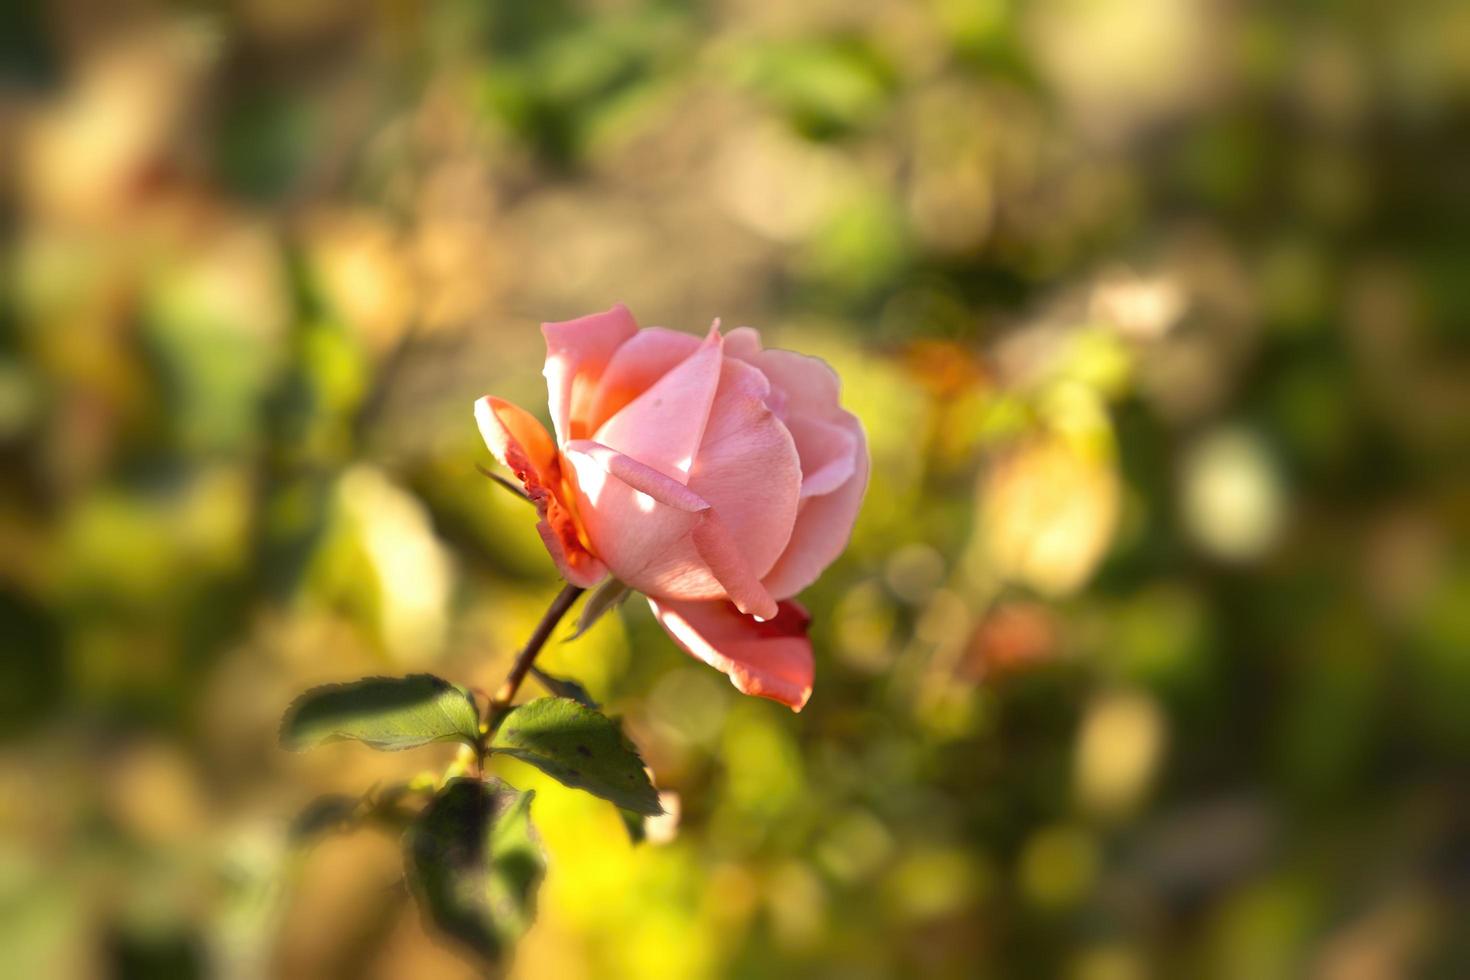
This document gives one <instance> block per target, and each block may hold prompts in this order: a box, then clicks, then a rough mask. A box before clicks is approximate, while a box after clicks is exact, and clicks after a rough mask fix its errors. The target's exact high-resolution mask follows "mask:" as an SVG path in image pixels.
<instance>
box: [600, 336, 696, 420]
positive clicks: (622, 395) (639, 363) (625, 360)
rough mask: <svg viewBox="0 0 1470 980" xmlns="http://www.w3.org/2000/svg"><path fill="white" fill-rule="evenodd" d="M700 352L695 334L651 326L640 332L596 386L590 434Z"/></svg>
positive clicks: (610, 365)
mask: <svg viewBox="0 0 1470 980" xmlns="http://www.w3.org/2000/svg"><path fill="white" fill-rule="evenodd" d="M698 349H699V338H698V337H696V336H694V335H693V334H687V333H680V332H679V331H677V330H666V329H664V328H663V327H648V328H646V329H644V330H640V331H638V333H637V334H636V335H634V336H633V337H632V339H630V340H629V341H628V342H627V343H625V344H623V346H621V347H619V348H618V349H617V353H615V354H613V356H612V360H610V361H608V363H607V368H606V369H605V370H604V371H603V372H602V379H601V380H600V381H599V382H598V384H597V393H596V396H595V397H594V398H593V399H592V409H591V411H590V412H589V413H588V416H587V424H588V426H589V431H591V432H596V431H597V429H598V428H599V427H600V426H601V425H602V423H604V422H606V421H607V420H608V419H610V418H612V417H613V415H615V414H616V413H617V412H618V410H619V409H621V408H622V407H623V406H624V405H626V404H628V403H629V402H631V401H632V400H633V399H635V398H637V397H638V396H639V395H641V394H642V393H643V392H644V391H646V390H647V389H649V388H651V387H653V385H654V383H655V382H657V381H658V379H659V378H662V377H663V376H664V375H666V374H668V373H669V372H670V371H672V370H673V369H674V368H675V367H677V366H678V365H679V364H680V362H682V361H684V360H686V359H687V358H688V357H689V356H690V355H691V354H693V353H694V352H695V351H696V350H698Z"/></svg>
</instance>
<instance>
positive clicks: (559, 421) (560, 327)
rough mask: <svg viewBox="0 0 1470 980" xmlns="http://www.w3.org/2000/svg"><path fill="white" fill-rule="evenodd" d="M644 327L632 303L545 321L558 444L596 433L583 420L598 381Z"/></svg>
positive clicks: (543, 329)
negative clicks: (592, 432) (609, 364)
mask: <svg viewBox="0 0 1470 980" xmlns="http://www.w3.org/2000/svg"><path fill="white" fill-rule="evenodd" d="M637 332H638V324H637V322H636V321H635V320H634V319H633V314H631V313H629V312H628V308H627V307H626V306H624V305H623V304H621V303H619V304H617V305H616V306H614V307H613V308H612V309H610V310H608V311H607V312H605V313H593V314H591V315H590V316H584V317H578V318H577V319H575V320H563V321H561V322H559V323H543V324H541V333H542V335H543V336H544V337H545V338H546V367H545V368H544V369H543V371H542V373H543V374H544V375H545V376H546V388H547V393H548V395H549V400H550V404H551V424H552V427H553V428H554V429H555V430H556V441H557V443H559V444H560V443H565V442H567V441H569V440H571V439H581V438H585V437H586V436H587V435H589V434H591V431H592V430H591V429H590V428H588V427H587V426H586V424H585V422H584V421H583V420H584V419H585V417H586V414H587V411H588V410H589V409H590V408H591V401H592V397H593V394H594V393H595V392H596V388H597V381H598V379H599V378H600V377H601V376H602V372H603V370H604V368H606V366H607V364H608V362H609V361H610V360H611V359H612V357H613V354H614V353H615V352H616V351H617V349H618V348H619V347H621V346H622V345H623V344H624V343H625V342H626V341H628V340H629V339H630V338H631V337H632V336H633V335H634V334H636V333H637Z"/></svg>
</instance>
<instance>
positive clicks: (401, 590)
mask: <svg viewBox="0 0 1470 980" xmlns="http://www.w3.org/2000/svg"><path fill="white" fill-rule="evenodd" d="M3 18H4V19H3V23H0V51H3V55H0V64H3V95H0V134H3V135H0V181H3V192H0V194H3V197H0V222H3V244H0V249H3V251H0V261H3V280H0V457H3V465H0V658H3V659H0V975H3V976H5V977H16V978H29V977H46V978H50V977H92V976H120V977H131V976H137V977H192V976H217V977H240V978H249V977H264V976H282V977H301V978H330V977H382V978H394V977H417V976H429V975H432V976H439V977H455V976H472V975H473V974H474V967H473V965H472V964H470V963H469V962H467V961H465V960H463V959H461V958H460V957H459V955H458V954H457V953H456V952H455V951H453V950H452V949H450V948H448V947H446V946H444V945H442V944H440V943H438V942H437V941H435V940H434V939H432V938H431V937H429V936H427V935H426V934H425V932H424V931H423V927H422V926H421V924H420V921H419V917H418V914H417V912H416V910H415V908H414V907H413V904H412V902H411V901H410V900H409V899H408V897H407V894H406V891H405V889H404V887H403V884H402V879H401V862H400V859H399V845H398V842H397V841H396V839H394V837H393V836H392V835H391V834H384V833H381V832H378V831H376V830H373V829H364V830H361V831H357V832H353V833H348V834H341V835H335V836H328V837H327V838H325V839H322V840H320V841H317V842H315V844H314V845H313V846H309V847H308V846H301V845H300V843H299V842H297V841H296V840H294V839H293V836H292V833H291V828H292V820H293V817H294V816H295V814H296V813H298V812H299V811H300V810H301V809H302V808H303V807H304V806H305V805H306V804H307V803H308V802H309V801H310V800H311V799H312V798H313V797H315V796H317V795H318V794H320V793H325V792H346V793H361V792H363V791H365V790H367V789H368V788H369V787H372V786H374V785H380V786H384V785H389V784H390V783H392V781H394V780H397V779H404V778H411V777H412V776H413V775H414V774H416V773H419V772H436V771H438V770H440V769H442V768H443V766H444V765H445V764H446V763H447V762H448V761H449V756H450V755H452V750H448V749H439V748H426V749H422V750H416V751H413V752H407V753H402V754H398V755H379V754H376V753H372V752H369V751H367V750H366V749H362V748H360V747H357V746H352V745H341V746H333V747H330V748H328V749H323V750H321V751H319V752H317V753H314V754H311V755H307V756H292V755H288V754H287V753H284V752H282V751H280V750H278V749H277V748H276V745H275V727H276V724H277V721H278V719H279V716H280V713H281V711H282V709H283V708H284V707H285V705H286V704H287V703H288V702H289V700H290V699H291V698H292V697H293V696H294V695H295V694H296V693H298V692H299V691H301V690H302V689H304V688H305V687H306V686H308V685H310V684H313V683H318V682H323V681H328V680H338V679H347V678H352V677H356V676H360V675H363V674H367V673H406V672H411V671H422V670H432V671H434V672H437V673H440V674H443V675H445V676H448V677H451V678H454V679H456V680H459V681H463V682H466V683H473V684H479V685H482V686H487V687H493V686H494V684H495V683H496V681H497V680H498V678H499V677H500V676H501V675H502V674H503V672H504V670H505V668H506V666H507V664H508V661H509V656H510V652H511V651H512V650H513V649H514V647H515V646H516V645H517V644H518V643H519V642H520V641H521V640H522V639H523V638H524V636H525V635H526V633H527V632H528V631H529V629H530V626H531V625H532V624H533V623H534V621H535V620H536V618H537V617H538V615H539V613H540V611H541V610H542V609H543V608H544V607H545V604H546V602H547V601H548V600H549V598H550V597H551V596H552V595H553V594H554V593H555V591H556V589H557V583H556V582H555V580H554V573H553V570H552V566H551V564H550V562H549V561H548V560H547V558H546V556H545V554H544V553H543V552H542V550H541V548H540V545H539V542H538V540H537V538H536V535H535V533H534V531H533V530H532V527H531V522H530V520H529V512H528V511H527V510H526V509H525V507H524V505H523V504H521V503H519V502H517V501H515V500H513V499H512V498H510V497H509V496H508V495H506V494H504V493H503V492H501V491H500V490H498V489H497V488H495V487H494V486H493V485H492V484H490V483H489V482H488V481H487V480H486V479H484V478H483V477H482V476H480V475H479V474H478V473H477V472H476V470H475V465H476V464H477V463H481V464H487V463H489V462H490V460H489V457H488V454H487V453H486V452H485V450H484V448H483V446H482V445H480V444H479V442H478V438H477V435H476V432H475V428H474V425H473V421H472V417H471V412H470V408H471V402H472V399H474V398H475V397H476V396H478V395H481V394H484V393H487V392H494V393H497V394H500V395H503V396H507V397H510V398H513V399H514V400H516V401H518V402H520V403H521V404H524V405H530V406H539V405H541V404H542V403H543V399H544V390H543V388H542V381H541V378H540V366H541V357H540V353H541V340H540V336H539V332H538V330H537V329H536V325H537V323H538V322H539V321H541V320H547V319H562V318H566V317H570V316H575V315H580V314H582V313H586V312H591V311H594V310H600V309H604V308H606V307H607V306H609V305H611V304H612V303H613V302H615V301H623V302H626V303H627V304H628V305H629V306H630V307H631V308H632V309H633V311H634V312H635V314H636V315H637V316H638V317H639V318H640V319H641V321H642V322H643V323H644V324H654V323H657V324H664V325H668V326H674V327H680V328H683V329H687V330H692V331H702V330H704V329H706V328H707V326H708V324H709V322H710V320H711V319H712V318H713V317H715V316H720V317H722V318H724V322H725V324H726V325H727V326H734V325H736V324H742V323H748V324H752V325H755V326H758V327H760V328H761V329H762V330H763V331H764V332H765V334H766V337H767V339H768V342H770V343H774V344H777V345H782V346H790V347H795V348H800V349H802V350H807V351H812V352H816V353H820V354H822V355H823V356H825V357H827V358H828V359H829V360H830V361H831V362H832V363H833V364H834V365H835V366H836V367H837V368H838V370H839V371H840V372H841V374H842V377H843V380H844V386H845V388H844V391H845V398H846V400H847V402H848V404H849V406H850V407H851V408H852V409H853V411H855V412H856V413H857V414H858V415H860V416H861V417H862V419H863V420H864V422H865V423H866V425H867V427H868V431H869V433H870V436H871V440H872V450H873V457H874V463H875V469H874V476H873V481H872V486H871V489H870V492H869V496H868V501H867V505H866V508H865V510H864V512H863V515H862V518H861V520H860V521H859V523H858V527H857V529H856V533H855V536H854V538H853V542H852V546H851V548H850V549H849V551H848V553H847V554H846V555H845V556H844V557H843V558H842V559H841V560H840V561H839V562H838V563H837V564H836V565H835V566H834V567H833V568H832V569H831V570H830V571H829V572H828V574H827V575H826V576H825V577H824V578H823V579H822V581H821V582H820V583H819V584H818V585H817V586H816V587H814V588H813V589H811V590H810V591H809V592H808V593H807V595H806V596H805V600H806V602H807V604H808V605H809V606H810V608H811V609H812V611H813V612H814V614H815V616H816V625H815V630H816V632H815V636H816V645H817V677H818V679H817V686H816V693H815V696H814V697H813V698H812V701H811V704H810V705H809V707H808V708H807V709H806V710H805V711H804V712H803V713H802V714H800V715H793V714H791V713H790V712H788V711H786V710H785V709H783V708H781V707H780V706H779V705H775V704H772V703H768V702H762V701H757V700H753V699H746V698H742V697H740V696H739V695H738V694H737V693H736V692H735V691H734V690H733V689H732V688H731V687H730V686H729V685H728V683H727V682H726V681H725V679H724V678H723V677H722V676H721V675H719V674H718V673H716V672H714V671H712V670H710V669H708V668H706V667H704V666H702V665H700V664H698V663H696V662H694V661H693V660H691V659H689V658H688V657H686V656H684V655H683V654H681V653H680V652H678V651H677V650H676V649H675V648H674V647H673V645H672V644H671V643H670V642H669V641H668V640H667V639H666V638H665V637H664V636H663V635H662V633H661V632H660V631H659V630H658V628H657V626H656V625H655V624H653V623H652V622H651V620H650V618H649V616H648V615H647V613H646V611H645V610H643V609H641V608H638V605H639V604H637V603H632V604H630V605H629V606H628V607H626V608H625V609H624V610H623V611H622V613H621V614H620V615H619V616H612V617H608V618H607V619H606V620H604V621H603V622H602V623H601V624H600V625H598V626H597V627H596V628H595V629H594V630H593V631H592V632H591V633H590V634H588V635H587V636H585V637H583V638H582V639H580V640H578V641H577V642H576V643H571V644H557V645H555V646H554V647H553V648H552V649H551V650H550V651H549V652H548V654H547V655H546V656H545V658H544V660H545V663H546V666H548V667H549V668H553V669H555V670H557V671H558V672H561V673H564V674H568V675H571V676H575V677H577V678H579V679H581V680H582V681H583V682H584V683H585V684H586V685H587V686H588V687H589V688H590V689H591V691H592V692H593V693H594V695H596V696H598V697H599V698H600V699H602V700H604V701H605V703H606V704H608V705H609V706H610V708H612V709H613V710H616V711H618V712H621V713H622V714H623V715H624V716H625V718H626V723H627V725H628V728H629V730H630V731H631V733H632V734H633V737H634V738H635V740H636V741H637V742H638V743H639V745H640V746H641V747H642V749H643V751H644V753H645V756H646V758H647V759H648V761H649V763H650V764H651V766H652V767H653V769H654V771H655V773H656V776H657V779H658V782H659V784H660V785H661V786H662V787H664V788H665V789H667V790H668V791H670V793H671V794H674V795H671V796H670V802H671V804H672V803H674V802H677V804H678V805H677V817H676V818H668V819H665V820H662V821H660V822H659V823H658V824H657V825H655V826H653V827H650V828H649V830H650V837H651V840H650V842H649V843H646V844H644V845H642V846H639V847H637V848H635V847H633V846H632V845H631V844H630V843H629V842H628V838H627V836H626V835H625V833H624V828H623V827H622V825H621V823H620V821H619V818H618V816H617V814H616V812H615V811H614V810H613V809H612V808H611V807H610V806H609V805H607V804H603V803H600V802H598V801H596V800H593V799H591V798H590V797H585V796H581V795H579V794H576V793H573V792H570V791H566V790H563V789H561V788H560V787H558V786H556V785H554V784H550V783H549V782H548V781H547V780H545V779H541V778H538V777H537V776H536V775H535V774H534V773H532V772H531V771H529V770H526V769H524V768H517V767H515V766H514V765H513V764H505V765H504V767H503V769H502V770H501V772H502V775H504V776H506V777H507V778H509V779H511V780H512V781H515V782H517V783H519V784H521V785H524V786H534V787H535V788H537V790H538V791H539V792H538V797H537V803H536V821H537V823H538V825H539V827H540V829H541V833H542V836H543V838H544V840H545V842H546V844H547V847H548V849H549V851H550V855H551V861H552V866H551V871H550V875H549V877H548V879H547V881H546V885H545V888H544V889H543V892H542V914H541V919H540V922H539V923H538V924H537V926H536V927H535V928H534V930H533V931H532V932H531V933H530V934H529V935H528V936H527V938H526V940H525V941H524V943H523V944H522V946H521V948H520V950H519V953H518V955H517V958H516V960H515V962H514V965H513V968H512V975H513V976H518V977H533V976H555V977H558V978H579V977H587V978H594V977H595V978H600V977H640V978H642V977H658V978H680V977H690V978H696V977H750V978H755V977H761V978H766V977H783V976H789V977H823V976H827V977H839V976H840V977H844V978H853V977H888V976H924V977H929V976H934V977H974V976H996V977H1022V976H1048V977H1051V976H1059V977H1072V978H1078V980H1132V978H1149V977H1172V976H1200V977H1221V978H1250V980H1261V978H1273V977H1298V976H1310V977H1324V978H1334V980H1336V978H1345V980H1371V978H1387V977H1400V976H1430V977H1433V976H1444V977H1451V976H1463V975H1465V971H1466V970H1467V969H1470V918H1467V916H1466V908H1467V900H1470V785H1467V780H1466V778H1465V773H1466V772H1467V771H1470V549H1467V533H1466V532H1467V528H1470V493H1467V487H1470V483H1467V475H1470V474H1467V470H1470V370H1467V369H1470V358H1467V345H1466V340H1467V327H1466V324H1467V322H1470V271H1467V270H1470V122H1467V111H1466V110H1467V109H1470V7H1467V6H1466V5H1465V4H1463V3H1457V2H1455V0H1441V2H1424V3H1413V4H1387V3H1385V4H1375V3H1370V2H1361V3H1355V2H1325V3H1286V4H1275V3H1269V4H1268V3H1261V4H1254V3H1220V2H1214V0H1035V2H1024V3H1023V2H1020V0H868V2H856V3H855V2H851V0H843V2H829V0H817V2H810V3H785V2H779V0H766V2H758V0H697V2H677V0H596V2H585V3H578V2H570V0H538V2H536V3H510V2H499V0H483V2H482V0H474V2H472V0H446V2H442V3H433V4H420V3H409V2H401V0H384V2H378V3H371V4H363V3H352V2H348V0H240V2H237V3H231V4H228V5H216V4H210V3H167V4H159V5H157V6H153V5H149V4H144V3H115V2H105V3H104V2H96V3H90V2H85V0H55V2H46V3H36V2H32V3H27V2H24V0H22V2H20V3H18V4H6V5H5V6H4V13H3ZM528 686H529V685H528ZM675 796H677V801H675V798H674V797H675Z"/></svg>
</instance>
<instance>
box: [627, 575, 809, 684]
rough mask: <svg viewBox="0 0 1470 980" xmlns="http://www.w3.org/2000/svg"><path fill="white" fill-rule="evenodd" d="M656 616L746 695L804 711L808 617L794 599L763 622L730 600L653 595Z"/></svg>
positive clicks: (688, 648) (681, 642)
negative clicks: (686, 599)
mask: <svg viewBox="0 0 1470 980" xmlns="http://www.w3.org/2000/svg"><path fill="white" fill-rule="evenodd" d="M648 604H649V606H651V607H652V609H653V614H654V616H655V617H656V618H657V619H658V621H659V623H660V624H661V625H662V626H663V628H664V629H665V630H667V631H668V633H669V635H670V636H671V637H673V639H674V642H676V643H678V644H679V646H681V647H683V648H684V649H685V650H686V651H687V652H688V653H690V654H691V655H693V656H694V657H697V658H698V659H700V660H703V661H704V662H705V663H707V664H709V665H710V666H711V667H714V668H716V669H718V670H721V671H724V672H725V673H726V674H727V675H729V677H730V681H731V683H733V684H734V685H735V687H736V688H738V689H739V690H740V691H741V692H743V693H745V694H753V695H755V696H757V697H763V698H770V699H771V700H773V701H780V702H781V703H782V704H784V705H787V706H788V707H790V708H791V709H792V710H794V711H800V710H801V709H802V708H803V707H804V706H805V705H806V702H807V699H808V698H810V697H811V694H812V674H813V667H812V644H811V640H809V639H808V638H807V625H808V623H809V622H810V617H808V616H807V613H806V610H805V609H803V608H802V607H801V606H800V605H798V604H797V603H795V602H791V601H789V600H788V601H786V602H782V603H781V604H780V607H779V610H778V612H777V614H776V616H775V617H774V618H772V619H770V620H768V621H766V622H759V621H757V620H755V619H754V618H752V617H750V616H742V615H741V614H740V612H739V611H738V610H736V609H735V607H734V606H732V605H731V604H730V603H728V602H672V601H668V600H662V599H649V600H648Z"/></svg>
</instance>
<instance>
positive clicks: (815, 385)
mask: <svg viewBox="0 0 1470 980" xmlns="http://www.w3.org/2000/svg"><path fill="white" fill-rule="evenodd" d="M741 359H742V360H747V361H749V362H750V363H751V364H754V365H755V366H756V367H758V368H760V369H761V373H763V374H764V375H765V376H766V377H767V378H769V379H770V381H771V384H772V385H773V386H774V387H775V388H776V389H778V390H779V392H780V394H781V396H782V399H783V401H784V403H785V408H786V411H785V415H786V416H787V417H792V416H801V415H805V416H811V417H813V418H819V419H827V420H835V418H836V416H837V415H838V413H840V412H841V411H842V406H841V401H840V397H839V396H840V394H841V383H840V382H839V381H838V380H837V373H836V372H835V371H833V370H832V368H831V367H830V366H829V365H828V364H827V362H826V361H824V360H822V359H821V358H820V357H809V356H808V355H806V354H798V353H796V352H795V351H789V350H779V349H777V348H771V349H769V350H763V351H760V352H759V353H756V354H753V355H750V356H748V357H742V358H741Z"/></svg>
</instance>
